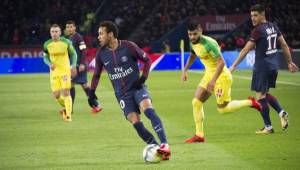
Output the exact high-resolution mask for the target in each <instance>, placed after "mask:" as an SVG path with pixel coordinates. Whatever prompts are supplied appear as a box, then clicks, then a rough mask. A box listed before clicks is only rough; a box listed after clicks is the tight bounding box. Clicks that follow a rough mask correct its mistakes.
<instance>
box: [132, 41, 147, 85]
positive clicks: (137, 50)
mask: <svg viewBox="0 0 300 170" xmlns="http://www.w3.org/2000/svg"><path fill="white" fill-rule="evenodd" d="M130 44H131V46H132V47H131V49H132V51H133V53H134V56H135V57H136V58H137V59H138V60H140V61H142V62H143V63H144V67H143V73H142V75H141V77H140V78H139V79H138V80H137V82H136V83H135V86H141V85H142V84H144V83H145V81H146V80H147V78H148V75H149V72H150V67H151V59H150V58H149V57H148V55H147V54H146V53H145V52H144V51H143V50H142V49H140V48H139V47H138V46H137V45H136V44H135V43H133V42H131V43H130Z"/></svg>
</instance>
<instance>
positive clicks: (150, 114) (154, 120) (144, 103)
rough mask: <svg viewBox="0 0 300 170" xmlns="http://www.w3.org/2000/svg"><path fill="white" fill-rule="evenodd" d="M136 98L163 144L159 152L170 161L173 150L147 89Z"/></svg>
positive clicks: (138, 91) (141, 90) (138, 92)
mask: <svg viewBox="0 0 300 170" xmlns="http://www.w3.org/2000/svg"><path fill="white" fill-rule="evenodd" d="M135 96H136V100H138V103H139V106H140V108H141V110H142V111H143V112H144V113H145V115H146V117H147V118H148V119H150V121H151V124H152V127H153V129H154V131H155V132H156V134H157V136H158V138H159V140H160V142H161V144H160V149H159V150H158V152H159V153H160V154H162V155H163V157H162V159H163V160H169V159H170V156H171V150H170V147H169V144H168V141H167V137H166V133H165V129H164V126H163V123H162V121H161V119H160V117H159V116H158V114H157V113H156V112H155V110H154V108H153V106H152V102H151V99H150V98H149V95H148V92H147V90H146V89H145V87H144V88H143V89H140V90H137V93H136V95H135ZM139 101H140V102H139Z"/></svg>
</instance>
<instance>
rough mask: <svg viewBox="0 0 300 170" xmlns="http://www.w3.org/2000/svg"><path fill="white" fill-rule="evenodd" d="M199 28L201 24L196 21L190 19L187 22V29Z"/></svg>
mask: <svg viewBox="0 0 300 170" xmlns="http://www.w3.org/2000/svg"><path fill="white" fill-rule="evenodd" d="M199 27H200V28H201V25H200V23H199V22H198V21H196V20H193V19H191V20H190V21H189V22H188V24H187V29H188V30H189V31H193V30H195V29H198V28H199Z"/></svg>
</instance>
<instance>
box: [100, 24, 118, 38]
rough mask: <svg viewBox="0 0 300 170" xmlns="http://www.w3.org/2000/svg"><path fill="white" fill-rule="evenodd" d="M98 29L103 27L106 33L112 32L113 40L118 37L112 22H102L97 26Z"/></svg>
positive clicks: (115, 26) (116, 28)
mask: <svg viewBox="0 0 300 170" xmlns="http://www.w3.org/2000/svg"><path fill="white" fill-rule="evenodd" d="M99 27H105V28H106V31H107V33H110V32H112V33H113V34H114V37H115V38H117V37H118V33H119V30H118V27H117V25H116V24H115V23H113V22H112V21H103V22H101V23H100V24H99Z"/></svg>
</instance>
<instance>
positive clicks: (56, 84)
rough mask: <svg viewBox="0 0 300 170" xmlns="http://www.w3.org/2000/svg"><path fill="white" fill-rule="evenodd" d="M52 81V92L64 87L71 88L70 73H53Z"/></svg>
mask: <svg viewBox="0 0 300 170" xmlns="http://www.w3.org/2000/svg"><path fill="white" fill-rule="evenodd" d="M50 83H51V90H52V92H55V91H59V90H62V89H71V75H70V74H60V75H51V74H50Z"/></svg>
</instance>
